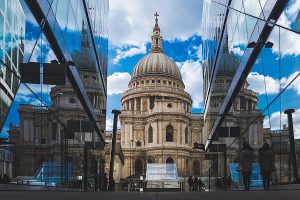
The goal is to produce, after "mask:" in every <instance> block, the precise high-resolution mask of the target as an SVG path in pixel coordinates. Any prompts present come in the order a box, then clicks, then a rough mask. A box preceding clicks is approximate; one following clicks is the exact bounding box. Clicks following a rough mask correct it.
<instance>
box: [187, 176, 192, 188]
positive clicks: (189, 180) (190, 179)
mask: <svg viewBox="0 0 300 200" xmlns="http://www.w3.org/2000/svg"><path fill="white" fill-rule="evenodd" d="M188 184H189V191H192V190H193V178H192V176H190V177H189V179H188Z"/></svg>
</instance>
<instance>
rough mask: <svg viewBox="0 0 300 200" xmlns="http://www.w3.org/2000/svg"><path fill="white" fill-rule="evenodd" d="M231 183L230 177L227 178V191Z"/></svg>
mask: <svg viewBox="0 0 300 200" xmlns="http://www.w3.org/2000/svg"><path fill="white" fill-rule="evenodd" d="M231 182H232V179H231V177H230V176H228V177H227V189H230V188H231Z"/></svg>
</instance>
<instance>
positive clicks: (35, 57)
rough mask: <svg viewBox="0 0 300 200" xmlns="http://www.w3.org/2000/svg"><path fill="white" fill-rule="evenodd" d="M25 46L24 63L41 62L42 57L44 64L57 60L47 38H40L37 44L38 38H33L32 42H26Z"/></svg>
mask: <svg viewBox="0 0 300 200" xmlns="http://www.w3.org/2000/svg"><path fill="white" fill-rule="evenodd" d="M24 44H25V45H24V47H25V48H24V62H29V61H30V62H40V61H41V60H40V58H41V56H42V58H43V59H42V62H50V61H51V60H56V59H57V58H56V56H55V54H54V52H53V51H52V49H51V46H50V45H49V43H48V41H47V40H46V39H45V38H43V39H41V38H38V41H37V43H36V38H32V39H30V40H25V42H24ZM41 50H42V52H41ZM41 53H42V54H41ZM30 56H31V57H30ZM29 57H30V60H29Z"/></svg>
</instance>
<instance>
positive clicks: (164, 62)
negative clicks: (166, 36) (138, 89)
mask: <svg viewBox="0 0 300 200" xmlns="http://www.w3.org/2000/svg"><path fill="white" fill-rule="evenodd" d="M147 75H162V76H169V77H172V78H176V79H179V80H182V78H181V74H180V70H179V68H178V67H177V65H176V64H175V62H174V61H173V60H172V59H171V58H169V57H168V56H166V55H165V54H164V53H163V52H150V53H149V54H147V55H145V56H144V57H143V58H141V59H140V61H139V62H138V63H137V64H136V66H135V68H134V70H133V74H132V77H133V78H136V77H141V76H147Z"/></svg>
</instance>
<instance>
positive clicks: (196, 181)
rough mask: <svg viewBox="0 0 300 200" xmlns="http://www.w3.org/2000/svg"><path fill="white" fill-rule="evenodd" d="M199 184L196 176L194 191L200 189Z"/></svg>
mask: <svg viewBox="0 0 300 200" xmlns="http://www.w3.org/2000/svg"><path fill="white" fill-rule="evenodd" d="M198 184H199V182H198V178H197V177H195V178H194V191H197V190H198Z"/></svg>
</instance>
